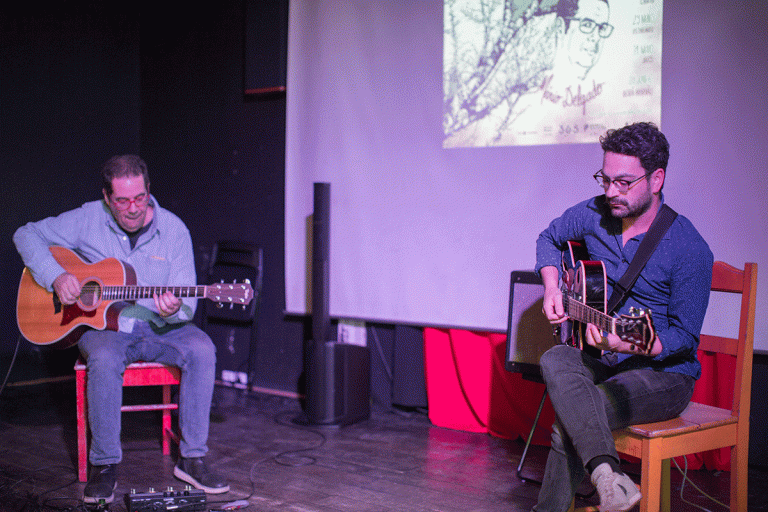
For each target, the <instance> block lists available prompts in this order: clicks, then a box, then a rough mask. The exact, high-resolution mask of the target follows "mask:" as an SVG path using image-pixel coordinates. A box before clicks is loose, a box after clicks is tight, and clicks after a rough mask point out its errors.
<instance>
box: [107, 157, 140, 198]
mask: <svg viewBox="0 0 768 512" xmlns="http://www.w3.org/2000/svg"><path fill="white" fill-rule="evenodd" d="M126 176H143V177H144V187H145V188H149V171H148V170H147V164H146V163H144V160H142V159H141V157H139V156H137V155H118V156H113V157H112V158H110V159H109V160H107V162H106V163H105V164H104V166H103V167H102V168H101V179H102V181H103V182H104V190H106V191H107V195H112V180H113V179H115V178H124V177H126Z"/></svg>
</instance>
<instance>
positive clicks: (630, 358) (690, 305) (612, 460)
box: [534, 123, 714, 512]
mask: <svg viewBox="0 0 768 512" xmlns="http://www.w3.org/2000/svg"><path fill="white" fill-rule="evenodd" d="M600 143H601V146H602V149H603V151H604V155H603V167H602V169H600V171H598V172H597V173H596V174H595V176H594V178H595V179H596V180H597V182H598V184H599V185H600V186H601V188H602V189H603V190H604V192H605V193H604V194H603V195H600V196H597V197H594V198H592V199H589V200H587V201H583V202H581V203H579V204H577V205H575V206H573V207H571V208H569V209H568V210H566V211H565V212H564V213H563V215H562V216H561V217H559V218H557V219H555V220H554V221H552V222H551V224H550V225H549V226H548V227H547V229H545V230H544V231H543V232H542V233H541V235H540V236H539V239H538V241H537V245H536V257H537V263H536V270H537V271H538V272H539V273H540V275H541V278H542V281H543V283H544V302H543V312H544V314H545V315H546V317H547V318H548V319H549V321H550V323H552V324H554V325H559V324H561V323H563V322H564V321H565V320H568V319H569V317H572V316H573V314H572V313H571V312H570V311H571V308H570V307H569V304H570V303H572V302H574V301H576V302H578V301H579V300H580V298H579V297H578V296H576V297H569V294H570V293H571V292H570V291H569V290H565V291H564V290H563V289H562V288H561V286H560V284H559V279H560V268H559V267H560V266H561V260H562V253H563V251H565V250H566V249H567V247H568V243H569V241H572V240H579V241H581V244H582V245H583V246H584V247H585V249H586V251H587V253H588V259H589V260H592V262H602V264H601V265H600V267H602V268H603V269H604V273H605V276H604V282H605V286H604V289H603V290H602V291H603V293H605V291H610V289H612V288H613V287H614V285H615V284H616V282H617V281H619V280H620V278H621V277H622V276H623V275H624V273H625V271H626V270H627V268H628V267H629V266H630V262H631V261H632V259H633V257H634V255H635V253H636V252H638V246H639V245H640V242H641V241H642V240H643V238H644V237H645V236H646V235H647V233H648V231H649V228H651V225H652V223H653V221H654V220H655V219H656V218H657V217H659V212H660V210H661V207H662V205H663V203H664V200H663V195H662V188H663V186H664V179H665V176H666V169H667V161H668V159H669V144H668V142H667V139H666V137H664V135H663V134H662V133H661V132H660V131H659V130H658V129H657V127H656V126H654V125H653V124H651V123H635V124H632V125H628V126H625V127H623V128H620V129H618V130H609V131H608V132H607V133H606V134H605V135H603V136H602V137H601V138H600ZM713 260H714V258H713V255H712V252H711V251H710V249H709V247H708V245H707V243H706V242H705V241H704V239H703V238H702V237H701V236H700V235H699V233H698V232H697V231H696V229H695V228H694V227H693V225H692V224H691V222H690V221H689V220H688V219H686V218H685V217H683V216H682V215H678V216H677V217H676V218H674V220H673V221H672V223H671V225H670V227H669V228H668V229H667V231H666V233H665V234H664V235H663V237H661V240H660V242H659V243H658V245H657V246H656V248H655V250H654V251H653V252H652V253H651V255H650V259H648V261H647V263H646V264H645V266H643V267H642V271H641V272H640V274H639V277H638V278H637V281H636V282H635V283H634V285H633V286H632V287H631V288H630V289H629V290H628V291H627V293H626V295H624V296H623V299H622V300H621V301H620V302H619V303H618V306H617V307H616V309H615V311H613V312H611V311H606V312H604V313H608V314H611V315H612V314H613V313H622V314H627V313H628V312H629V311H630V309H631V308H633V310H634V309H639V310H643V311H648V310H650V312H651V315H649V316H648V318H649V319H650V318H651V317H652V326H651V325H648V326H647V327H648V328H647V329H646V330H645V332H647V333H650V337H649V339H648V340H646V341H647V343H646V344H645V345H644V346H638V345H637V343H636V341H635V340H633V339H632V337H631V336H620V335H619V334H617V333H618V331H617V330H611V331H606V330H601V329H600V328H599V327H598V326H596V325H595V324H594V323H593V322H592V321H590V320H583V319H580V321H581V322H583V323H582V325H580V326H578V327H576V328H575V329H574V331H575V332H576V336H580V337H581V340H580V343H581V344H582V345H583V347H582V348H584V349H585V350H581V349H580V348H579V347H578V346H572V345H579V343H564V344H560V345H556V346H555V347H553V348H551V349H550V350H548V351H547V352H546V353H545V354H544V355H543V356H542V357H541V360H540V366H541V372H542V376H543V378H544V381H545V382H546V385H547V391H548V393H549V396H550V399H551V401H552V405H553V408H554V411H555V413H556V421H555V425H554V428H553V433H552V449H551V451H550V452H549V456H548V458H547V464H546V469H545V474H544V481H543V484H542V487H541V491H540V493H539V499H538V503H537V504H536V506H535V507H534V510H535V511H537V512H544V511H551V512H565V511H566V510H567V509H568V507H569V505H570V503H571V501H572V500H573V497H574V496H575V493H576V489H577V487H578V486H579V484H580V483H581V481H582V479H583V478H584V476H585V475H586V474H587V472H588V473H589V474H590V475H591V480H592V483H593V484H594V485H595V487H596V488H597V491H598V493H599V495H600V510H601V511H602V512H607V511H624V510H629V509H631V508H632V507H633V506H634V505H635V504H636V503H637V502H638V501H639V500H640V492H639V490H638V489H637V487H636V485H635V484H634V483H633V482H632V480H631V479H630V478H629V477H628V476H627V475H625V474H624V473H623V472H622V471H621V469H620V468H619V457H618V454H617V452H616V448H615V445H614V441H613V437H612V435H611V431H612V430H615V429H618V428H623V427H626V426H628V425H631V424H639V423H647V422H655V421H662V420H666V419H670V418H673V417H675V416H677V415H678V414H679V413H680V412H682V410H683V409H684V408H685V407H686V405H687V404H688V402H689V401H690V398H691V395H692V394H693V387H694V383H695V381H696V379H698V378H699V376H700V374H701V365H700V364H699V362H698V360H697V358H696V351H697V347H698V342H699V334H700V331H701V326H702V323H703V321H704V314H705V312H706V309H707V304H708V302H709V290H710V286H711V282H712V265H713ZM598 288H599V287H598ZM587 348H589V349H590V350H586V349H587Z"/></svg>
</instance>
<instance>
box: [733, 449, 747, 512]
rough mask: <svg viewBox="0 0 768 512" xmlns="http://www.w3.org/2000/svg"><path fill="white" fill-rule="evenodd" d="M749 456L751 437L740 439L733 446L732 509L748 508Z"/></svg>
mask: <svg viewBox="0 0 768 512" xmlns="http://www.w3.org/2000/svg"><path fill="white" fill-rule="evenodd" d="M739 437H741V436H739ZM748 456H749V439H748V438H747V439H746V440H744V439H739V442H738V444H737V445H736V446H732V447H731V510H736V511H740V510H747V479H748V476H749V468H748V464H747V461H748Z"/></svg>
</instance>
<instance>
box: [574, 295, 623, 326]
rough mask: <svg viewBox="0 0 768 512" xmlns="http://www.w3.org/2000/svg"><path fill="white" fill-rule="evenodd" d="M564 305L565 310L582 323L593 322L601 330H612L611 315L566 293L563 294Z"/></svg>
mask: <svg viewBox="0 0 768 512" xmlns="http://www.w3.org/2000/svg"><path fill="white" fill-rule="evenodd" d="M564 305H565V312H566V313H567V314H568V316H569V317H571V318H572V319H573V320H576V321H577V322H582V323H588V324H595V325H596V326H598V327H599V328H600V330H601V331H606V332H613V321H614V319H613V317H610V316H608V315H606V314H605V313H603V312H601V311H598V310H597V309H595V308H592V307H589V306H587V305H586V304H584V303H583V302H580V301H578V300H576V299H574V298H573V297H571V296H570V295H568V294H566V295H565V301H564Z"/></svg>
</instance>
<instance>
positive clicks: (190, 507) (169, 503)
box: [125, 488, 205, 512]
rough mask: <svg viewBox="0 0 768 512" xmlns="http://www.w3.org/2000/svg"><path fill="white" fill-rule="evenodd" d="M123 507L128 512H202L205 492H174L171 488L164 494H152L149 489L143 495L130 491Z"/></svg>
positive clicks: (195, 490)
mask: <svg viewBox="0 0 768 512" xmlns="http://www.w3.org/2000/svg"><path fill="white" fill-rule="evenodd" d="M125 505H126V506H127V507H128V512H164V511H168V510H177V511H179V512H198V511H203V512H204V511H205V491H202V490H200V489H190V488H187V489H186V490H184V491H174V490H173V488H169V489H168V490H167V491H164V492H154V490H153V489H151V488H150V489H149V492H144V493H137V492H135V491H131V493H130V494H126V495H125Z"/></svg>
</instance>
